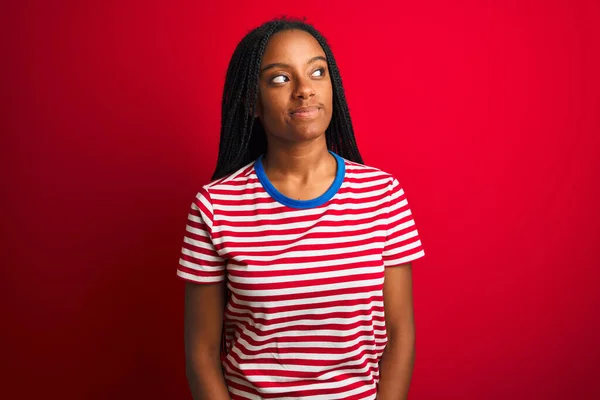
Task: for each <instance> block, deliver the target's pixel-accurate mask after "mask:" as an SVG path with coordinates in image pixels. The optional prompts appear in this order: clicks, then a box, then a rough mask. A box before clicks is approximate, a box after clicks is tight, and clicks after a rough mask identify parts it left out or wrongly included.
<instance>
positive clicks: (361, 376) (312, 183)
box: [177, 19, 424, 400]
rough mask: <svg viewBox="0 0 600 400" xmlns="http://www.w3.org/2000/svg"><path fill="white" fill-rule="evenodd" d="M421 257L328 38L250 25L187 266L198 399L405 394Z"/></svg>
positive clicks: (384, 399) (303, 27)
mask: <svg viewBox="0 0 600 400" xmlns="http://www.w3.org/2000/svg"><path fill="white" fill-rule="evenodd" d="M423 255H424V251H423V248H422V245H421V241H420V240H419V235H418V232H417V229H416V227H415V223H414V220H413V218H412V216H411V211H410V209H409V207H408V204H407V200H406V196H405V194H404V192H403V190H402V188H401V186H400V185H399V183H398V180H397V179H396V178H394V176H392V175H390V174H389V173H386V172H384V171H381V170H379V169H377V168H373V167H369V166H365V165H363V162H362V159H361V156H360V153H359V151H358V148H357V146H356V142H355V139H354V132H353V129H352V123H351V120H350V114H349V112H348V106H347V104H346V100H345V96H344V89H343V87H342V81H341V79H340V74H339V71H338V68H337V65H336V63H335V60H334V58H333V55H332V53H331V50H330V48H329V46H328V45H327V42H326V41H325V39H324V38H323V36H321V35H320V34H319V33H318V32H317V31H316V30H315V29H314V28H313V27H312V26H310V25H308V24H305V23H303V22H301V21H295V20H282V19H280V20H274V21H271V22H268V23H266V24H264V25H262V26H260V27H258V28H256V29H255V30H253V31H252V32H250V33H249V34H248V35H246V37H244V38H243V40H242V41H241V42H240V43H239V45H238V46H237V48H236V50H235V52H234V54H233V57H232V59H231V62H230V64H229V68H228V71H227V76H226V81H225V89H224V93H223V107H222V126H221V141H220V146H219V157H218V161H217V168H216V171H215V173H214V176H213V180H212V182H211V183H209V184H207V185H205V186H203V187H202V188H201V189H200V191H199V193H198V194H197V196H196V198H195V200H194V201H193V203H192V206H191V211H190V214H189V217H188V223H187V229H186V235H185V238H184V244H183V249H182V254H181V259H180V262H179V267H178V270H177V274H178V276H180V277H181V278H183V279H184V280H186V301H185V351H186V360H187V369H186V370H187V377H188V381H189V385H190V388H191V391H192V395H193V397H194V399H209V400H219V399H327V400H330V399H378V400H391V399H394V400H398V399H406V396H407V393H408V388H409V384H410V379H411V375H412V369H413V362H414V354H415V350H414V346H415V328H414V318H413V303H412V280H411V263H410V262H411V261H413V260H415V259H417V258H420V257H422V256H423Z"/></svg>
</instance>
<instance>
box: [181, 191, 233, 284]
mask: <svg viewBox="0 0 600 400" xmlns="http://www.w3.org/2000/svg"><path fill="white" fill-rule="evenodd" d="M213 218H214V215H213V207H212V204H211V201H210V194H209V193H208V191H207V190H206V189H204V188H203V189H202V190H200V192H198V194H197V195H196V198H195V199H194V201H193V202H192V205H191V207H190V211H189V214H188V219H187V224H186V227H185V235H184V238H183V247H182V248H181V255H180V258H179V266H178V267H177V275H178V276H179V277H180V278H183V279H184V280H187V281H193V282H197V283H214V282H221V281H223V280H224V279H225V265H226V262H225V260H224V259H223V258H222V257H221V256H220V255H219V253H218V252H217V249H216V248H215V245H214V243H213V239H212V236H211V231H212V228H213V220H214V219H213Z"/></svg>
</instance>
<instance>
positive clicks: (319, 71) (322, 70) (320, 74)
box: [312, 68, 325, 76]
mask: <svg viewBox="0 0 600 400" xmlns="http://www.w3.org/2000/svg"><path fill="white" fill-rule="evenodd" d="M316 73H319V74H318V75H315V74H316ZM323 75H325V68H319V69H318V70H316V71H315V72H313V73H312V76H323Z"/></svg>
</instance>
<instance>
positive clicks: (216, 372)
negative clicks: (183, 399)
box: [184, 282, 229, 400]
mask: <svg viewBox="0 0 600 400" xmlns="http://www.w3.org/2000/svg"><path fill="white" fill-rule="evenodd" d="M224 294H225V282H218V283H210V284H197V283H191V282H186V285H185V312H184V314H185V317H184V341H185V360H186V375H187V379H188V383H189V386H190V390H191V392H192V397H193V398H194V400H205V399H208V400H229V393H228V391H227V386H226V384H225V378H224V377H223V370H222V368H221V359H220V348H221V346H220V345H221V331H222V323H223V312H224V303H225V301H224Z"/></svg>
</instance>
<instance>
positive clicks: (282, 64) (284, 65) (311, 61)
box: [260, 56, 327, 74]
mask: <svg viewBox="0 0 600 400" xmlns="http://www.w3.org/2000/svg"><path fill="white" fill-rule="evenodd" d="M318 60H321V61H325V62H327V59H326V58H325V57H323V56H316V57H313V58H311V59H310V60H308V62H307V63H306V64H312V63H314V62H315V61H318ZM277 67H279V68H291V66H290V65H288V64H284V63H273V64H269V65H266V66H265V67H264V68H263V69H261V70H260V73H261V74H262V73H263V72H265V71H266V70H268V69H271V68H277Z"/></svg>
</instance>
